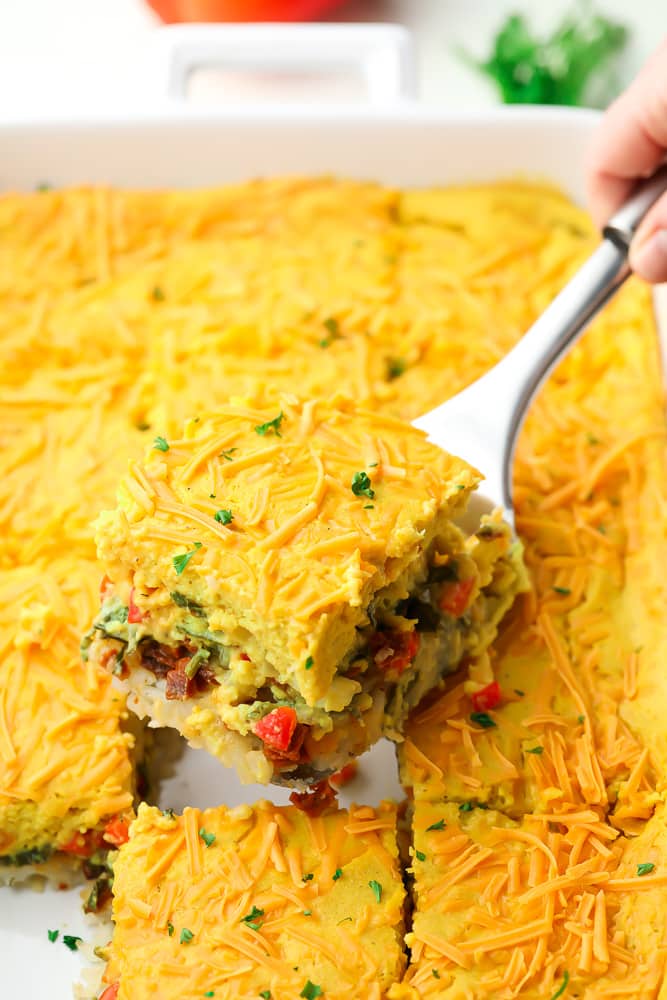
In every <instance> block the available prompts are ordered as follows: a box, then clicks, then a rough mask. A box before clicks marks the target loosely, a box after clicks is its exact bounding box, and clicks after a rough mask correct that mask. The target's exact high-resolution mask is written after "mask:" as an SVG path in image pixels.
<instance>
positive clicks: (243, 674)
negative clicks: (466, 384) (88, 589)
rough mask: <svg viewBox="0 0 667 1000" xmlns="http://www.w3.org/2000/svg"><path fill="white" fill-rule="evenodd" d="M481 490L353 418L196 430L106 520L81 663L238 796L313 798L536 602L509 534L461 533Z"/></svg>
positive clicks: (332, 414) (325, 411)
mask: <svg viewBox="0 0 667 1000" xmlns="http://www.w3.org/2000/svg"><path fill="white" fill-rule="evenodd" d="M478 480H479V475H478V473H477V472H475V470H473V469H472V468H470V467H469V466H468V465H466V463H465V462H463V461H461V460H460V459H458V458H454V457H452V456H450V455H447V454H445V453H444V452H442V451H441V450H440V449H438V448H436V447H434V446H433V445H431V444H429V443H428V442H427V441H426V439H425V437H424V435H423V434H422V433H421V432H420V431H417V430H416V429H415V428H413V427H411V426H409V425H406V424H405V423H403V422H402V421H399V420H395V419H393V418H391V417H386V416H380V415H378V414H373V413H369V412H367V411H364V410H361V409H359V408H357V407H356V406H355V405H354V404H352V403H351V402H350V401H349V400H344V399H339V400H335V401H333V402H321V401H320V402H316V401H311V402H307V403H302V402H299V401H298V400H296V399H295V398H293V397H284V398H283V399H282V401H281V402H280V403H277V404H276V405H275V406H274V407H272V408H271V409H266V408H258V407H257V406H253V405H252V404H248V403H238V404H236V405H229V406H228V407H227V408H225V409H223V410H221V411H219V412H218V413H217V414H216V415H214V416H207V417H205V418H204V417H202V418H201V419H195V420H192V421H191V422H190V423H189V424H187V426H186V429H185V432H184V434H183V436H181V437H180V438H172V439H169V440H167V439H166V438H163V437H158V438H156V439H155V442H154V445H153V447H152V448H151V449H150V450H149V453H148V456H147V459H146V461H145V463H144V464H143V465H138V464H132V465H131V467H130V471H129V473H128V475H127V476H126V478H125V479H124V481H123V483H122V485H121V487H120V490H119V493H118V506H117V507H116V509H115V510H112V511H106V512H104V513H103V514H102V515H101V516H100V517H99V519H98V521H97V544H98V551H99V555H100V557H101V559H102V561H103V563H104V566H105V569H106V573H107V575H108V586H107V587H106V589H105V592H104V601H103V604H102V608H101V610H100V613H99V614H98V616H97V618H96V620H95V622H94V624H93V627H92V628H91V630H90V631H89V632H88V634H87V635H86V637H85V639H84V642H83V654H84V657H85V658H86V659H87V660H88V662H89V663H95V664H100V665H102V666H104V667H106V668H107V669H108V670H110V671H111V672H112V673H115V674H117V675H118V676H119V677H120V678H122V679H123V681H124V682H125V687H126V688H127V689H128V690H129V692H130V698H129V704H130V706H131V707H132V708H133V710H134V711H136V712H137V713H138V714H140V715H148V716H149V717H150V718H151V720H152V722H153V724H154V725H158V726H162V725H169V726H173V727H175V728H177V729H179V730H180V731H181V732H182V733H183V735H184V736H185V737H186V738H187V739H188V740H189V741H190V742H192V743H193V744H194V745H202V746H204V747H206V749H208V750H209V751H210V752H211V753H213V754H214V755H216V756H217V757H219V758H220V759H221V760H222V761H223V762H224V763H226V764H231V765H233V766H235V767H236V768H237V770H238V771H239V774H240V775H241V778H242V780H245V781H253V780H254V781H260V782H267V781H271V780H273V781H282V782H298V781H303V780H306V781H308V780H314V779H317V778H318V777H321V776H322V775H325V774H327V773H328V772H331V771H334V770H337V769H338V768H340V767H342V766H343V765H344V764H345V763H346V762H347V761H348V760H349V759H350V758H352V757H354V756H356V755H358V754H360V753H362V752H363V751H364V750H366V749H367V748H368V747H369V746H371V745H372V744H373V743H374V742H375V741H376V740H377V739H378V738H379V737H380V736H381V735H383V734H386V735H389V736H392V737H395V738H400V734H401V732H402V727H403V722H404V719H405V718H406V715H407V713H408V711H409V709H410V708H411V707H412V706H414V705H416V704H417V703H418V702H419V700H420V699H421V698H422V697H423V695H424V694H425V693H426V692H427V691H429V690H430V689H431V688H433V687H434V686H435V685H437V684H438V683H439V681H440V679H441V678H442V677H443V676H444V675H446V674H447V673H449V672H451V671H452V670H453V669H455V667H456V666H457V664H458V663H459V662H460V661H461V660H462V658H463V657H474V656H478V655H480V654H481V653H482V652H483V650H484V649H485V648H486V647H487V646H488V644H489V643H490V642H491V641H492V639H493V638H494V636H495V633H496V626H497V624H498V621H499V620H500V618H501V617H502V615H503V614H504V612H505V611H506V610H507V608H508V607H509V605H510V604H511V603H512V601H513V598H514V596H515V594H516V593H517V591H518V590H520V589H522V588H523V587H524V576H523V569H522V564H521V556H520V551H519V548H518V546H516V545H513V544H512V542H511V539H510V533H509V529H508V528H507V526H506V525H504V524H503V523H502V522H501V521H500V520H499V519H498V518H497V517H496V518H487V519H486V520H485V522H484V524H483V525H482V527H481V528H480V529H479V531H478V532H477V534H476V535H473V536H472V537H470V538H466V537H465V536H464V535H463V534H462V532H461V531H460V530H459V528H458V527H456V525H455V524H454V521H453V519H455V518H457V517H458V516H460V515H461V513H462V512H463V510H464V508H465V504H466V500H467V498H468V495H469V494H470V492H471V490H472V489H474V487H475V486H476V484H477V482H478Z"/></svg>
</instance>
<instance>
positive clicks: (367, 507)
mask: <svg viewBox="0 0 667 1000" xmlns="http://www.w3.org/2000/svg"><path fill="white" fill-rule="evenodd" d="M364 510H375V504H374V503H365V504H364Z"/></svg>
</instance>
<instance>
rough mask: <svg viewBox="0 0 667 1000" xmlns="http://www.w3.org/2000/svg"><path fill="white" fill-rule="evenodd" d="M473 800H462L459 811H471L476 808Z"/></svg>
mask: <svg viewBox="0 0 667 1000" xmlns="http://www.w3.org/2000/svg"><path fill="white" fill-rule="evenodd" d="M474 808H475V807H474V805H473V804H472V802H462V803H461V805H460V806H459V812H461V813H471V812H472V811H473V809H474Z"/></svg>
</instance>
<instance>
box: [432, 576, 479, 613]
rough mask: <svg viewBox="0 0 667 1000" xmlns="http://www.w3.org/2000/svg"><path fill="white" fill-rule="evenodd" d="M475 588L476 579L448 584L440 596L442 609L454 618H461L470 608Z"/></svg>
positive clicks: (471, 578)
mask: <svg viewBox="0 0 667 1000" xmlns="http://www.w3.org/2000/svg"><path fill="white" fill-rule="evenodd" d="M474 586H475V579H474V577H472V576H471V577H470V578H469V579H467V580H455V581H452V583H448V584H446V585H445V587H444V588H443V590H442V593H441V595H440V601H439V604H440V608H441V609H442V611H444V612H445V613H446V614H448V615H451V616H452V617H453V618H460V617H461V615H462V614H463V612H464V611H465V610H466V608H467V607H468V602H469V601H470V595H471V593H472V590H473V587H474Z"/></svg>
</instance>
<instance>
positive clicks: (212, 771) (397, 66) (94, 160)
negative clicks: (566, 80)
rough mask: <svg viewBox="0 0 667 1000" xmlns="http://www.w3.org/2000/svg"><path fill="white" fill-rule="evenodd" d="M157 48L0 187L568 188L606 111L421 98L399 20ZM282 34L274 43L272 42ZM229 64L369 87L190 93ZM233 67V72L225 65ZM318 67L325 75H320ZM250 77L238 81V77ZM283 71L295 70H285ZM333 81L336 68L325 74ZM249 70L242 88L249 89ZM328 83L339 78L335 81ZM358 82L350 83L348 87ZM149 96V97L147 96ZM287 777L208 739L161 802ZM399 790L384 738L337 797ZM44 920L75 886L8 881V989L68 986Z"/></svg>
mask: <svg viewBox="0 0 667 1000" xmlns="http://www.w3.org/2000/svg"><path fill="white" fill-rule="evenodd" d="M161 36H162V37H161V40H160V44H159V47H158V50H157V54H156V55H155V58H154V59H153V61H152V65H153V67H154V69H155V72H156V77H155V79H158V80H160V79H161V80H162V82H163V84H164V93H165V94H166V95H167V96H166V98H162V99H161V100H157V86H156V84H155V82H154V81H153V86H154V88H155V91H156V93H155V95H154V99H153V101H152V103H153V105H154V107H153V109H152V110H151V109H150V108H148V107H147V106H146V105H147V100H144V102H143V105H142V108H141V109H140V110H137V109H134V110H133V109H123V110H122V111H120V112H119V113H117V114H114V115H110V114H105V116H104V118H103V119H94V118H91V117H87V118H84V117H82V116H81V115H78V116H77V115H70V116H69V117H67V116H65V115H63V117H62V118H61V120H59V121H49V122H45V121H38V120H23V121H20V120H18V118H17V119H16V120H14V121H12V122H5V123H4V124H3V123H0V190H7V189H16V188H19V189H31V188H33V187H35V186H36V185H37V184H39V183H43V182H45V181H48V182H49V183H51V184H54V185H56V186H60V185H66V184H80V183H109V184H114V185H121V186H131V187H183V186H188V187H191V186H199V185H213V184H221V183H225V182H228V181H237V180H242V179H248V178H251V177H256V176H260V175H267V174H273V175H276V174H295V173H298V174H319V173H334V174H341V175H348V176H352V177H357V178H368V179H375V180H378V181H381V182H384V183H387V184H395V185H414V186H419V185H427V184H440V185H442V184H450V183H456V182H471V181H483V180H492V179H497V178H500V177H504V176H508V175H517V174H529V175H538V176H540V177H543V178H546V179H548V180H550V181H552V182H554V183H555V184H558V185H559V186H560V187H562V188H563V189H564V190H565V191H567V192H568V193H569V194H570V195H571V196H572V197H573V198H575V199H577V200H581V199H582V196H583V169H582V164H583V155H584V150H585V147H586V145H587V143H588V140H589V136H590V133H591V129H592V127H593V126H594V124H595V122H596V119H597V115H596V114H595V113H594V112H589V111H574V110H567V109H547V108H531V107H523V108H512V109H507V108H497V109H495V108H494V109H490V110H488V111H484V112H480V113H476V114H469V113H466V114H457V113H456V111H449V110H448V111H443V112H441V113H440V112H437V111H433V110H425V109H421V108H419V107H418V106H417V104H416V103H414V102H412V101H411V100H410V97H411V94H412V90H411V86H412V66H411V54H410V49H409V40H408V39H407V36H406V35H405V33H404V32H403V31H402V30H401V29H398V28H393V27H388V26H382V27H379V26H378V27H373V28H369V27H358V26H338V27H335V28H334V27H323V26H318V27H309V28H303V27H301V28H295V27H285V28H278V27H276V26H263V27H261V28H259V29H248V28H245V27H241V28H238V27H237V28H228V29H210V28H204V29H202V28H185V29H184V28H177V29H165V30H164V31H163V32H161ZM277 42H278V43H279V44H277ZM216 65H222V66H223V67H224V72H225V73H227V74H229V73H231V74H232V77H233V81H234V86H235V93H236V94H238V93H239V86H241V89H243V85H242V77H243V73H244V72H245V71H246V70H248V71H253V72H255V73H256V72H260V73H261V74H262V75H263V79H264V82H266V73H267V66H268V68H269V72H270V73H271V74H272V79H273V80H274V81H281V80H282V82H275V87H276V88H278V89H279V90H280V88H281V87H282V86H283V83H284V81H285V77H286V76H289V79H290V81H291V82H293V81H294V79H295V77H296V78H298V79H299V80H300V81H301V83H302V84H303V83H304V81H306V82H307V83H308V82H310V83H312V85H313V88H314V89H315V90H316V91H317V93H318V94H319V95H320V96H321V95H322V93H323V92H324V91H325V90H327V88H326V87H324V86H323V85H322V75H324V76H325V77H327V78H328V80H329V82H330V80H331V79H332V78H334V77H336V78H337V79H338V83H337V85H336V87H335V88H334V90H335V92H336V93H338V94H340V93H341V86H342V87H343V89H344V86H346V84H344V85H340V78H345V76H346V74H347V75H348V76H349V77H350V78H351V79H352V81H353V86H354V87H355V88H356V89H357V91H358V90H361V91H364V93H365V94H366V100H365V101H363V102H358V103H357V104H356V105H355V106H351V105H350V104H347V105H343V104H340V103H325V104H321V105H319V106H318V107H313V106H312V104H309V105H306V104H303V103H302V104H299V105H285V104H279V105H271V106H268V107H267V106H266V105H264V106H260V105H257V104H243V105H242V106H240V105H235V106H231V105H224V106H222V107H217V108H212V107H211V106H210V105H207V106H206V107H198V108H197V107H190V106H189V105H188V104H187V102H186V101H185V99H184V94H185V91H186V89H187V86H188V79H189V77H190V75H191V74H192V72H193V70H195V69H196V68H197V67H200V66H204V67H208V68H209V72H210V69H211V67H213V66H216ZM228 79H230V77H229V76H228ZM316 79H317V80H319V82H318V83H317V85H316V84H315V83H313V81H314V80H316ZM240 80H241V84H240V83H239V81H240ZM288 82H289V81H288ZM325 82H327V80H325ZM253 87H254V83H253V82H252V81H251V82H250V83H249V84H248V86H247V88H246V90H247V91H252V89H253ZM329 92H330V88H329ZM355 92H356V91H355ZM148 103H150V102H148ZM267 791H269V792H270V794H271V797H272V798H274V799H275V800H276V801H279V802H284V801H286V796H287V793H286V792H285V791H284V790H280V789H270V790H267V789H263V788H256V787H254V788H253V787H250V788H248V787H245V788H240V787H239V786H238V784H237V783H236V781H235V780H234V777H233V775H232V774H231V773H229V772H226V771H223V770H222V769H221V768H220V767H219V766H218V765H217V764H216V763H215V762H214V761H211V760H208V759H207V758H206V756H205V755H204V754H203V753H198V754H195V753H194V752H192V753H189V754H188V755H187V761H186V763H185V764H184V766H182V767H181V768H180V769H179V772H178V775H177V777H175V778H174V779H172V780H171V781H170V782H169V785H168V788H167V789H166V790H165V792H164V797H163V798H164V804H165V805H170V806H172V807H175V808H178V809H180V808H181V807H182V806H183V805H185V804H187V803H190V804H193V805H200V806H205V805H212V804H216V803H217V802H219V801H227V802H230V803H235V802H240V801H244V800H245V801H248V800H250V799H252V798H257V797H261V796H264V795H266V794H267ZM387 795H394V796H397V795H400V789H399V787H398V784H397V780H396V777H395V767H394V764H393V750H392V749H391V747H389V745H387V744H385V745H384V746H378V747H377V748H376V749H375V750H374V751H373V752H372V754H371V755H370V760H369V762H368V763H367V764H365V766H364V767H363V768H362V777H360V778H359V779H357V780H356V781H355V782H354V783H353V784H352V785H351V786H350V787H349V789H347V790H346V794H345V795H344V796H343V800H344V801H349V800H350V798H355V799H357V801H367V802H371V803H375V802H377V801H379V800H380V799H381V798H382V797H385V796H387ZM47 928H59V929H60V930H61V932H62V931H65V932H66V933H75V934H81V936H82V937H83V938H84V939H86V940H88V941H89V940H90V938H91V933H90V930H89V929H87V928H86V925H85V924H84V923H83V921H82V919H81V916H80V900H79V897H78V893H77V892H76V891H70V892H67V893H57V892H51V891H47V892H45V893H44V894H42V895H35V894H34V893H32V892H29V891H17V890H7V889H2V890H0V954H1V955H2V962H1V963H0V996H2V997H10V996H11V997H17V998H19V997H20V998H26V1000H33V998H34V1000H37V998H41V997H43V996H46V995H48V997H49V1000H65V998H67V997H69V996H70V995H71V988H70V984H71V981H72V979H74V978H76V977H77V976H78V974H79V971H80V964H81V963H80V962H79V960H78V957H77V956H76V955H73V954H72V953H70V952H68V951H67V950H66V949H65V948H64V947H63V946H62V944H61V943H60V942H57V943H56V944H51V943H50V942H49V941H48V939H47V933H46V932H47Z"/></svg>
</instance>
